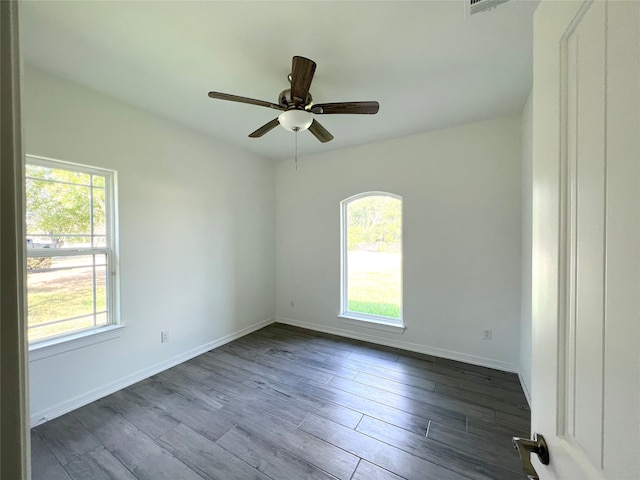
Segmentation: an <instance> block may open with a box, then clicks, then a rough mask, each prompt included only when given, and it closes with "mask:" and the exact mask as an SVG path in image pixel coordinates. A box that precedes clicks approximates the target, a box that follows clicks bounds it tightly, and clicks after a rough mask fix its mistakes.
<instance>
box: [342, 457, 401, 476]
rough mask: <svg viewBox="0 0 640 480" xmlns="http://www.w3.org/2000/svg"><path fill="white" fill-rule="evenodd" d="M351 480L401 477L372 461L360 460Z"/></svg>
mask: <svg viewBox="0 0 640 480" xmlns="http://www.w3.org/2000/svg"><path fill="white" fill-rule="evenodd" d="M351 480H403V478H402V477H399V476H398V475H396V474H394V473H391V472H390V471H388V470H385V469H383V468H380V467H378V466H377V465H374V464H373V463H369V462H367V461H366V460H361V461H360V463H359V464H358V468H356V472H355V473H354V474H353V477H352V479H351Z"/></svg>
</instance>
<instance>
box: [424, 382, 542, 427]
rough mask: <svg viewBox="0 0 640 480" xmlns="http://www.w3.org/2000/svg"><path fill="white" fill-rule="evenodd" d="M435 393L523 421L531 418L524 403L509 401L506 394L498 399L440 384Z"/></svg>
mask: <svg viewBox="0 0 640 480" xmlns="http://www.w3.org/2000/svg"><path fill="white" fill-rule="evenodd" d="M435 393H437V394H439V395H443V396H446V397H449V398H452V399H462V400H465V401H469V402H472V403H474V404H476V405H479V406H482V407H486V408H491V409H493V410H495V411H496V412H498V411H499V412H503V413H509V414H511V415H516V416H520V417H521V418H525V419H526V418H529V417H530V416H531V412H530V410H529V406H528V405H527V404H526V403H520V401H518V402H514V401H511V400H510V399H509V396H508V395H507V394H505V395H504V396H503V397H499V396H498V395H497V394H496V395H493V394H487V393H483V392H478V391H473V390H466V389H463V388H458V387H451V386H449V385H441V384H437V385H436V390H435Z"/></svg>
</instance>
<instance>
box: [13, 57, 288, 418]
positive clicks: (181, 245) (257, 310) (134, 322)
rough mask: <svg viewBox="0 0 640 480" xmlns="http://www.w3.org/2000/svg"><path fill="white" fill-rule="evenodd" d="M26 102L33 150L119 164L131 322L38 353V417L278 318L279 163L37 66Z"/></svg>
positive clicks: (125, 298) (34, 394)
mask: <svg viewBox="0 0 640 480" xmlns="http://www.w3.org/2000/svg"><path fill="white" fill-rule="evenodd" d="M23 109H24V111H23V115H24V116H23V120H24V124H23V126H24V133H25V152H26V153H29V154H34V155H40V156H45V157H50V158H56V159H61V160H67V161H72V162H77V163H82V164H88V165H94V166H99V167H105V168H111V169H115V170H117V172H118V190H119V199H118V200H119V211H120V222H119V223H120V272H121V316H122V321H123V322H124V323H125V324H126V325H127V326H126V328H125V329H124V333H123V335H122V336H121V337H120V338H118V339H114V340H109V341H107V342H104V343H100V344H98V345H93V346H89V347H85V348H82V349H79V350H75V351H73V352H69V353H65V354H61V355H57V356H54V357H49V358H46V359H42V360H38V361H32V362H31V364H30V374H29V375H30V385H31V411H32V419H33V420H34V421H35V422H39V421H41V419H42V417H43V416H45V415H50V416H55V415H57V414H60V413H63V412H64V411H67V410H69V409H71V408H74V407H77V406H79V405H80V404H82V403H85V402H86V401H88V400H93V399H94V398H95V397H99V396H100V395H103V394H105V393H109V392H110V391H113V390H116V389H118V388H120V387H122V386H124V384H126V383H131V381H133V380H136V379H139V378H142V377H144V376H146V375H149V374H151V373H155V371H157V370H159V369H161V368H163V367H165V368H166V367H167V366H170V365H171V364H173V363H176V362H178V361H179V360H181V359H185V357H188V356H193V355H195V354H196V353H199V352H201V351H202V350H203V349H208V348H211V346H212V345H213V344H215V343H216V342H221V341H224V340H225V339H228V338H229V337H228V336H233V335H234V334H236V333H238V332H245V333H246V332H247V331H248V330H251V329H252V328H254V327H255V326H256V325H259V324H261V322H265V321H267V322H268V321H271V320H272V319H273V317H274V315H275V300H274V299H275V288H274V282H275V256H274V251H275V244H274V240H275V227H274V223H275V213H274V202H275V199H274V165H273V162H271V161H267V160H264V159H260V158H257V157H255V156H253V155H251V154H247V153H243V152H240V151H238V150H235V149H232V148H230V147H227V146H224V145H220V144H217V143H215V142H213V141H212V140H210V139H208V138H207V137H205V136H203V135H200V134H197V133H194V132H192V131H190V130H188V129H186V128H184V127H182V126H180V125H178V124H175V123H172V122H170V121H168V120H164V119H162V118H159V117H157V116H154V115H152V114H149V113H146V112H143V111H140V110H137V109H135V108H133V107H130V106H128V105H126V104H123V103H120V102H118V101H115V100H113V99H111V98H108V97H105V96H103V95H100V94H98V93H96V92H94V91H91V90H88V89H85V88H83V87H80V86H78V85H75V84H72V83H69V82H67V81H65V80H62V79H59V78H56V77H52V76H50V75H48V74H46V73H44V72H43V71H40V70H38V69H35V68H31V67H26V69H25V75H24V85H23ZM161 330H169V332H170V342H169V343H165V344H161V343H160V331H161Z"/></svg>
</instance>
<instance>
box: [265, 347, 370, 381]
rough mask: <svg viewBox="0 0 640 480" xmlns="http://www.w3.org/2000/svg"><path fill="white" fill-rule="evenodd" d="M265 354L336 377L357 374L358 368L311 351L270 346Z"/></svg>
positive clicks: (350, 376)
mask: <svg viewBox="0 0 640 480" xmlns="http://www.w3.org/2000/svg"><path fill="white" fill-rule="evenodd" d="M265 355H268V356H273V357H276V358H279V359H282V360H286V361H288V362H291V363H294V364H300V365H303V366H305V367H308V368H315V369H318V370H320V371H323V372H327V373H329V374H331V375H335V376H338V377H343V378H348V379H353V378H355V376H356V375H357V374H358V370H356V369H354V368H348V367H345V366H344V365H342V364H341V363H340V361H336V360H332V359H330V358H326V357H325V358H323V357H321V356H317V355H315V354H313V353H311V352H308V351H307V352H292V351H290V350H287V349H282V348H272V349H271V350H269V351H267V352H266V353H265Z"/></svg>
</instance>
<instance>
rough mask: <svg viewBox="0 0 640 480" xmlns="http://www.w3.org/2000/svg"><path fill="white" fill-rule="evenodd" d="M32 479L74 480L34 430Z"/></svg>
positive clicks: (32, 434) (32, 438)
mask: <svg viewBox="0 0 640 480" xmlns="http://www.w3.org/2000/svg"><path fill="white" fill-rule="evenodd" d="M31 477H32V478H33V479H42V480H73V479H72V478H71V477H70V476H69V474H68V473H67V472H66V470H65V469H64V467H63V466H62V465H61V464H60V462H59V461H58V459H57V458H56V456H55V455H54V454H53V453H51V450H49V447H47V444H46V443H44V441H43V440H42V439H41V438H40V436H39V435H38V434H37V433H36V432H35V431H34V430H32V431H31Z"/></svg>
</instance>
